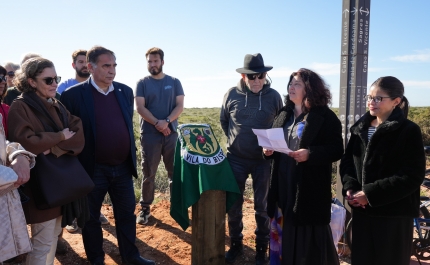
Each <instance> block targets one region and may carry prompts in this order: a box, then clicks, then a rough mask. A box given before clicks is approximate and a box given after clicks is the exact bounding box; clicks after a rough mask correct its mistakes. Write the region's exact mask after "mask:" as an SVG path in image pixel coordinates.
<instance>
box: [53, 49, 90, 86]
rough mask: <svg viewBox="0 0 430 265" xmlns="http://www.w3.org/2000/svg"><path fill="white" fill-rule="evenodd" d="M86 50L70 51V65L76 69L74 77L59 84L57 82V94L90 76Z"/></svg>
mask: <svg viewBox="0 0 430 265" xmlns="http://www.w3.org/2000/svg"><path fill="white" fill-rule="evenodd" d="M86 57H87V51H86V50H76V51H74V52H73V53H72V59H73V62H72V67H73V69H75V71H76V75H75V78H70V79H67V80H65V81H63V82H61V83H60V84H58V87H57V92H58V93H59V94H61V93H63V91H64V90H66V89H67V88H69V87H71V86H74V85H76V84H79V83H81V82H84V81H85V80H87V79H88V77H89V76H90V72H88V67H87V58H86Z"/></svg>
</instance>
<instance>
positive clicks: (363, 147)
mask: <svg viewBox="0 0 430 265" xmlns="http://www.w3.org/2000/svg"><path fill="white" fill-rule="evenodd" d="M375 118H376V117H374V116H371V115H370V113H366V114H364V115H363V117H361V119H360V120H358V121H357V122H356V123H355V124H354V125H353V126H352V127H351V138H350V140H349V143H348V146H347V148H346V151H345V154H344V156H343V157H342V160H341V164H340V174H341V177H342V182H343V194H344V195H345V194H346V191H347V190H349V189H351V190H353V191H359V190H363V191H364V193H365V194H366V196H367V199H368V202H369V205H368V206H366V208H365V209H363V208H361V207H358V208H356V207H355V208H354V210H356V211H360V212H363V213H365V214H368V215H370V216H402V217H416V216H418V213H419V203H420V201H419V196H420V185H421V183H422V181H423V179H424V174H425V163H426V162H425V154H424V148H423V141H422V136H421V130H420V128H419V127H418V125H416V124H415V123H413V122H412V121H410V120H408V119H406V118H405V117H404V115H403V112H402V110H401V109H400V108H395V109H394V110H393V112H392V113H391V115H390V116H389V117H388V119H387V120H386V121H385V122H383V123H382V124H380V125H379V126H378V128H377V130H376V132H375V133H374V134H373V136H372V137H371V139H370V142H369V141H368V136H367V132H368V128H369V126H370V123H371V121H372V120H374V119H375Z"/></svg>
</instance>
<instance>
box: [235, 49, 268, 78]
mask: <svg viewBox="0 0 430 265" xmlns="http://www.w3.org/2000/svg"><path fill="white" fill-rule="evenodd" d="M272 68H273V66H270V65H264V61H263V56H261V54H259V53H256V54H247V55H245V59H244V60H243V68H237V69H236V72H238V73H241V74H258V73H265V72H267V71H270V70H272Z"/></svg>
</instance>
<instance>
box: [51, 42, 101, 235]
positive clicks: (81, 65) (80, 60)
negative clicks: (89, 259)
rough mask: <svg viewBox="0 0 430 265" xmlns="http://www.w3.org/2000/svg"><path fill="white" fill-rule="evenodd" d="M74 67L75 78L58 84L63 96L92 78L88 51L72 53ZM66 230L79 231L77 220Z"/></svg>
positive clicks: (58, 89) (59, 91) (58, 91)
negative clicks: (70, 88) (65, 92)
mask: <svg viewBox="0 0 430 265" xmlns="http://www.w3.org/2000/svg"><path fill="white" fill-rule="evenodd" d="M72 67H73V69H75V71H76V74H75V78H70V79H67V80H64V81H62V82H61V83H60V84H58V87H57V93H59V94H61V93H63V92H64V91H65V90H66V89H68V88H69V87H72V86H74V85H76V84H79V83H81V82H84V81H85V80H87V79H88V77H89V76H90V72H89V71H88V67H87V51H86V50H81V49H79V50H76V51H74V52H73V53H72ZM100 222H101V223H102V225H106V224H109V221H108V220H107V218H106V217H105V216H104V215H103V214H102V213H100ZM65 228H66V230H67V232H69V233H74V232H76V231H78V224H77V223H76V220H74V221H73V223H72V225H67V226H66V227H65Z"/></svg>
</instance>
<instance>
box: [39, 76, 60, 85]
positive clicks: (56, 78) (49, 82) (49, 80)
mask: <svg viewBox="0 0 430 265" xmlns="http://www.w3.org/2000/svg"><path fill="white" fill-rule="evenodd" d="M43 81H45V84H47V85H52V83H53V82H54V81H55V83H57V85H58V83H60V81H61V76H54V77H46V78H43Z"/></svg>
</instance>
